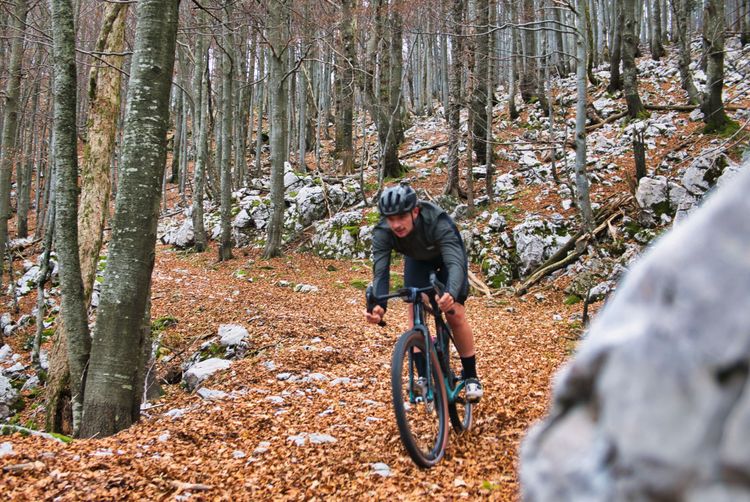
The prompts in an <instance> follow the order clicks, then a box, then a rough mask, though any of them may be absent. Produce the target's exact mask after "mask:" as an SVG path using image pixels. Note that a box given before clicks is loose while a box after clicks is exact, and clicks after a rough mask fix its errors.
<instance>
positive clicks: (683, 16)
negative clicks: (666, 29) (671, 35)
mask: <svg viewBox="0 0 750 502" xmlns="http://www.w3.org/2000/svg"><path fill="white" fill-rule="evenodd" d="M693 1H694V0H670V2H671V4H672V13H673V20H672V22H673V23H674V24H675V25H676V26H677V30H676V31H677V43H678V47H679V53H678V56H677V67H678V68H679V70H680V83H681V85H682V88H683V89H684V90H685V92H687V94H688V103H689V104H691V105H697V104H698V103H700V101H701V96H700V93H699V92H698V89H696V87H695V82H693V74H692V73H691V72H690V62H691V56H690V32H691V30H690V15H691V13H692V11H693V5H694V4H693Z"/></svg>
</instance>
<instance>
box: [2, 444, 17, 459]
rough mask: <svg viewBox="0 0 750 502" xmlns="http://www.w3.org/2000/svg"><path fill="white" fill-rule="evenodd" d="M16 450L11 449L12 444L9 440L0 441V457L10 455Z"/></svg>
mask: <svg viewBox="0 0 750 502" xmlns="http://www.w3.org/2000/svg"><path fill="white" fill-rule="evenodd" d="M15 454H16V452H14V451H13V445H12V444H11V443H9V442H7V441H6V442H5V443H0V458H3V457H12V456H13V455H15Z"/></svg>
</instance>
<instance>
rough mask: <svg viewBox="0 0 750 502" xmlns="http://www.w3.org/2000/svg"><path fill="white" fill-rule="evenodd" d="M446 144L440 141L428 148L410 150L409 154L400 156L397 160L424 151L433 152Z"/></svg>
mask: <svg viewBox="0 0 750 502" xmlns="http://www.w3.org/2000/svg"><path fill="white" fill-rule="evenodd" d="M447 144H448V141H441V142H440V143H435V144H432V145H429V146H424V147H422V148H418V149H416V150H412V151H410V152H406V153H405V154H403V155H401V156H400V157H399V160H403V159H406V158H408V157H411V156H412V155H416V154H418V153H420V152H424V151H425V150H434V149H435V148H440V147H441V146H445V145H447Z"/></svg>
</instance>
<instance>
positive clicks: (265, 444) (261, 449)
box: [253, 441, 271, 455]
mask: <svg viewBox="0 0 750 502" xmlns="http://www.w3.org/2000/svg"><path fill="white" fill-rule="evenodd" d="M270 447H271V442H270V441H261V442H260V443H258V446H257V447H256V448H255V449H254V450H253V455H261V454H263V453H265V452H267V451H268V449H269V448H270Z"/></svg>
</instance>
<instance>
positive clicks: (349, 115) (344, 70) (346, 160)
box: [336, 0, 356, 174]
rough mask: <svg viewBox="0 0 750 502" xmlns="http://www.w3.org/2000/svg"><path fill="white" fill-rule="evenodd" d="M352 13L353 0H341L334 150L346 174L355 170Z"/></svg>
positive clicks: (354, 60)
mask: <svg viewBox="0 0 750 502" xmlns="http://www.w3.org/2000/svg"><path fill="white" fill-rule="evenodd" d="M354 19H355V18H354V16H353V15H352V0H343V1H342V2H341V22H340V23H339V26H340V28H339V30H340V32H341V48H340V50H339V51H337V53H336V54H337V56H336V57H337V59H338V61H339V62H338V65H337V66H338V72H339V74H340V77H339V78H338V79H336V83H337V92H336V99H337V106H336V111H337V112H338V113H337V115H338V116H337V118H336V152H337V153H338V156H339V159H341V168H342V171H343V172H344V173H345V174H350V173H353V172H354V145H353V129H354V124H353V120H354V65H355V64H356V59H355V58H356V46H355V44H354V31H355V28H356V26H355V21H354Z"/></svg>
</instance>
